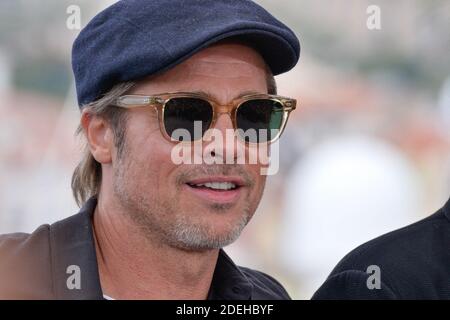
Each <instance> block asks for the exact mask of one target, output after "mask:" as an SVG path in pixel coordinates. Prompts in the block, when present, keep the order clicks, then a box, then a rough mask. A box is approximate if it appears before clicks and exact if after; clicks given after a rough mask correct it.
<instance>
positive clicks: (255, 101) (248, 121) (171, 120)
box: [113, 92, 296, 143]
mask: <svg viewBox="0 0 450 320" xmlns="http://www.w3.org/2000/svg"><path fill="white" fill-rule="evenodd" d="M113 105H114V106H117V107H122V108H137V107H147V106H152V107H154V108H156V110H157V113H158V119H159V123H160V129H161V133H162V135H163V136H164V137H165V138H166V139H167V140H169V141H172V142H180V141H185V140H183V139H181V138H180V137H178V134H177V130H179V129H181V130H185V131H186V132H187V133H189V134H188V135H187V136H188V137H190V141H195V140H199V139H202V138H203V136H204V135H205V132H206V131H207V130H208V129H210V128H212V127H214V124H215V122H216V120H217V118H218V116H219V115H220V114H222V113H226V114H228V115H229V116H230V118H231V121H232V123H233V128H234V130H235V132H237V136H238V137H239V138H240V139H241V140H242V141H244V142H245V143H272V142H274V141H276V140H277V139H278V138H279V137H280V136H281V134H282V132H283V130H284V128H285V126H286V123H287V121H288V118H289V114H290V112H291V111H292V110H294V109H295V107H296V100H295V99H291V98H287V97H282V96H278V95H268V94H251V95H245V96H241V97H239V98H236V99H234V100H233V101H231V102H230V103H229V104H227V105H221V104H219V103H217V102H216V101H214V100H212V99H211V98H209V97H207V96H205V95H203V94H200V93H189V92H176V93H163V94H158V95H153V96H143V95H124V96H121V97H119V98H118V99H116V101H115V102H114V103H113ZM199 123H200V124H201V130H196V125H198V124H199ZM199 133H201V135H199ZM184 137H185V136H184Z"/></svg>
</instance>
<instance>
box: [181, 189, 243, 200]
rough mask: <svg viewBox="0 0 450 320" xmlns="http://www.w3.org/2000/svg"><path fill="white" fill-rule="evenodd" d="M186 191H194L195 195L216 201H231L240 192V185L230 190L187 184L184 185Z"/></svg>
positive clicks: (237, 196) (236, 197) (235, 198)
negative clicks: (196, 186)
mask: <svg viewBox="0 0 450 320" xmlns="http://www.w3.org/2000/svg"><path fill="white" fill-rule="evenodd" d="M184 186H185V188H187V189H188V191H190V192H192V193H194V194H195V195H196V196H198V197H200V198H202V199H204V200H207V201H212V202H216V203H232V202H235V201H236V200H237V199H238V198H239V195H240V193H241V189H242V187H239V188H236V189H232V190H217V191H216V190H213V189H209V188H195V187H191V186H189V185H188V184H185V185H184Z"/></svg>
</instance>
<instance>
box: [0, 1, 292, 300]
mask: <svg viewBox="0 0 450 320" xmlns="http://www.w3.org/2000/svg"><path fill="white" fill-rule="evenodd" d="M299 52H300V47H299V42H298V40H297V38H296V36H295V35H294V33H293V32H292V31H291V30H290V29H289V28H288V27H286V26H285V25H284V24H282V23H281V22H279V21H278V20H276V19H275V18H274V17H273V16H271V15H270V14H269V13H268V12H267V11H265V10H264V9H263V8H261V7H260V6H258V5H256V4H255V3H253V2H252V1H244V0H202V1H195V0H189V1H183V0H153V1H143V0H141V1H138V0H127V1H125V0H124V1H119V2H117V3H116V4H115V5H113V6H111V7H109V8H107V9H106V10H104V11H103V12H101V13H100V14H98V15H97V16H96V17H94V19H93V20H92V21H91V22H90V23H89V24H88V25H87V26H86V27H85V28H84V29H83V30H82V31H81V33H80V35H79V36H78V38H77V40H76V41H75V43H74V46H73V52H72V62H73V70H74V74H75V80H76V85H77V95H78V102H79V105H80V107H81V110H82V115H81V121H80V129H79V131H80V132H82V133H83V135H84V136H85V137H86V141H87V148H86V152H85V154H84V156H83V159H82V161H81V162H80V164H79V165H78V167H77V168H76V170H75V172H74V175H73V179H72V188H73V192H74V195H75V198H76V200H77V201H78V203H79V204H81V205H82V208H81V211H80V212H79V213H78V214H76V215H74V216H72V217H69V218H67V219H65V220H62V221H59V222H57V223H55V224H52V225H50V226H49V225H44V226H41V227H39V228H38V229H37V230H36V231H35V232H33V233H32V234H31V235H28V234H10V235H3V236H1V237H0V298H25V299H43V298H45V299H55V298H56V299H104V298H106V299H289V295H288V294H287V292H286V291H285V289H284V288H283V287H282V286H281V285H280V283H278V282H277V281H276V280H275V279H273V278H272V277H270V276H268V275H266V274H264V273H262V272H259V271H255V270H251V269H248V268H244V267H238V266H236V265H235V264H234V263H233V262H232V261H231V259H230V258H229V257H228V256H227V255H226V254H225V252H224V251H223V250H222V247H224V246H226V245H228V244H230V243H232V242H233V241H234V240H236V238H237V237H238V236H239V234H240V233H241V231H242V229H243V228H244V227H245V225H246V224H247V223H248V222H249V220H250V219H251V217H252V215H253V213H254V212H255V210H256V208H257V205H258V203H259V201H260V199H261V196H262V193H263V190H264V185H265V178H266V177H265V175H263V174H261V172H262V171H263V169H264V167H265V166H266V164H265V163H262V162H261V161H256V162H255V163H247V162H244V163H243V162H242V160H243V159H244V160H245V157H248V156H250V155H251V154H252V153H254V152H255V149H254V147H255V146H265V145H269V144H270V143H272V142H274V141H276V139H278V137H279V136H280V134H281V132H282V131H283V129H284V126H285V125H286V122H287V118H288V116H289V112H290V111H292V110H293V109H294V108H295V100H293V99H289V98H285V97H280V96H276V95H274V94H275V93H276V86H275V82H274V80H273V75H276V74H280V73H282V72H286V71H288V70H290V69H291V68H292V67H294V66H295V64H296V63H297V61H298V58H299ZM198 124H200V125H201V128H200V131H198V130H197V129H198ZM206 129H208V130H206ZM209 129H210V130H211V131H214V130H215V132H216V134H217V132H218V133H221V134H222V136H223V137H226V141H224V143H223V144H219V147H217V145H218V144H215V143H213V139H209V138H211V136H210V133H209V132H210V131H209ZM247 129H248V131H252V130H253V131H263V133H262V134H258V135H257V136H254V135H253V136H252V135H251V134H249V135H243V132H244V131H247ZM269 129H270V130H269ZM230 130H231V131H232V132H234V133H237V134H236V136H233V137H232V138H230V139H229V136H227V135H226V134H227V133H228V131H230ZM264 130H265V131H264ZM271 130H274V134H272V131H271ZM269 131H270V132H271V133H269ZM198 132H200V135H199V134H198ZM186 133H187V134H188V135H186ZM180 134H181V136H182V139H181V138H180ZM190 134H192V136H190ZM211 134H212V135H214V133H211ZM208 137H209V138H208ZM216 137H217V135H216ZM235 138H236V139H235ZM186 140H187V141H186ZM235 140H236V141H237V142H236V143H231V142H235ZM199 141H200V142H201V143H202V144H201V146H200V148H196V147H194V148H192V146H193V145H195V146H198V144H197V143H198V142H199ZM181 145H182V146H184V147H186V146H187V148H185V149H182V151H184V152H186V154H187V155H192V156H193V157H194V158H195V157H197V158H196V159H199V158H200V159H201V160H202V161H201V162H194V163H191V162H189V161H184V162H182V163H179V162H177V161H175V158H176V156H177V155H178V152H174V150H178V149H176V148H178V147H179V146H181ZM239 148H241V149H240V150H241V151H242V150H243V151H244V152H243V153H242V152H241V153H239V152H238V149H239ZM186 154H185V155H186ZM177 159H178V158H177ZM183 159H184V158H183ZM225 159H226V160H228V161H225ZM229 160H232V161H229ZM240 160H241V162H239V161H240ZM258 160H259V159H258Z"/></svg>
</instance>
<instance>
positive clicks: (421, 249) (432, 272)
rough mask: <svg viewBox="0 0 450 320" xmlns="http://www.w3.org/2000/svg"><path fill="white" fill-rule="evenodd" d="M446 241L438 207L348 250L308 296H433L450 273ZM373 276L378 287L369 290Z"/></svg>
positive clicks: (448, 229) (449, 227)
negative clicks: (369, 282)
mask: <svg viewBox="0 0 450 320" xmlns="http://www.w3.org/2000/svg"><path fill="white" fill-rule="evenodd" d="M449 241H450V222H449V220H448V219H447V217H446V216H445V214H444V212H443V210H439V211H438V212H436V213H435V214H433V215H431V216H429V217H427V218H425V219H423V220H420V221H418V222H416V223H413V224H411V225H409V226H407V227H404V228H401V229H398V230H395V231H392V232H390V233H387V234H385V235H383V236H381V237H378V238H376V239H374V240H371V241H369V242H367V243H365V244H363V245H361V246H359V247H358V248H356V249H355V250H353V251H352V252H350V253H349V254H347V255H346V256H345V257H344V258H343V259H342V260H341V261H340V262H339V263H338V265H337V266H336V267H335V269H334V270H333V271H332V272H331V274H330V276H329V277H328V279H327V280H326V281H325V283H324V284H323V285H322V286H321V288H319V290H318V291H317V292H316V293H315V295H314V297H313V299H352V298H361V299H370V298H381V299H390V298H392V299H394V298H398V299H401V298H408V299H415V298H438V297H439V296H440V295H441V294H442V293H445V292H447V290H449V289H450V288H442V290H443V291H442V292H441V291H439V289H438V290H436V288H437V286H441V285H440V283H439V282H440V281H441V280H442V277H445V276H450V274H449V270H447V269H448V268H447V266H446V265H445V263H443V261H449V260H448V259H449V258H450V252H449V250H448V243H449ZM373 275H376V276H377V277H379V279H374V278H373V277H372V276H373ZM371 277H372V278H371ZM372 280H373V281H378V282H379V284H380V288H373V287H372V289H369V287H370V286H369V285H368V281H372ZM441 287H442V286H441ZM447 294H448V293H447Z"/></svg>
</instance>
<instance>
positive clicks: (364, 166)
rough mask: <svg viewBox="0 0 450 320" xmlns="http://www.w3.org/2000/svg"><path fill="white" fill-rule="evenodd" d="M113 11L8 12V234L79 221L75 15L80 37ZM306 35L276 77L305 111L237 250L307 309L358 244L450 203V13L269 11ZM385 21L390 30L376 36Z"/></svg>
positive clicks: (349, 0) (274, 3)
mask: <svg viewBox="0 0 450 320" xmlns="http://www.w3.org/2000/svg"><path fill="white" fill-rule="evenodd" d="M113 2H114V1H88V0H84V1H81V0H80V1H74V0H72V1H66V0H46V1H43V0H35V1H25V0H2V1H0V233H6V232H14V231H23V232H31V231H33V230H34V229H35V228H36V227H37V226H38V225H40V224H42V223H51V222H54V221H56V220H59V219H61V218H64V217H67V216H69V215H72V214H74V213H76V212H77V210H78V207H77V206H76V204H75V202H74V200H73V198H72V194H71V189H70V178H71V175H72V171H73V169H74V167H75V166H76V164H77V162H78V160H79V156H80V151H81V142H80V140H78V139H77V138H75V136H74V132H75V130H76V127H77V125H78V121H79V111H78V108H77V102H76V97H75V91H74V83H73V75H72V71H71V65H70V61H71V55H70V52H71V46H72V43H73V40H74V39H75V37H76V36H77V34H78V32H79V30H78V29H77V28H75V29H73V28H69V27H68V26H67V20H68V19H69V17H70V16H71V14H72V13H73V11H70V9H69V12H68V8H69V7H70V6H71V5H76V6H78V7H79V8H80V13H81V27H83V26H84V25H86V24H87V23H88V22H89V20H90V19H91V18H92V17H93V16H94V15H95V14H96V13H97V12H99V11H100V10H102V9H104V8H105V7H106V6H108V5H110V4H112V3H113ZM257 2H258V3H260V4H261V5H262V6H264V7H265V8H267V9H268V10H269V11H270V12H271V13H273V14H274V15H275V16H276V17H277V18H279V19H280V20H282V21H283V22H285V23H286V24H287V25H289V26H290V27H291V28H292V29H293V30H294V31H295V33H296V34H297V35H298V36H299V38H300V41H301V45H302V52H301V58H300V62H299V64H298V65H297V67H296V68H295V69H293V70H292V71H291V72H289V73H287V74H285V75H281V76H278V77H277V78H276V79H277V83H278V88H279V93H280V94H282V95H286V96H292V97H295V98H297V99H298V101H299V108H298V109H297V110H296V111H295V112H294V113H292V115H291V118H290V122H289V124H288V127H287V129H286V131H285V134H284V136H283V138H282V140H281V142H280V162H281V165H280V171H279V172H278V174H276V175H274V176H270V177H269V180H268V183H267V188H266V191H265V194H264V197H263V200H262V202H261V204H260V206H259V208H258V211H257V213H256V215H255V217H254V219H253V220H252V221H251V223H250V224H249V225H248V227H247V228H246V229H245V230H244V232H243V234H242V236H241V238H240V239H239V240H238V241H237V242H236V243H234V244H233V245H231V246H230V247H229V248H228V249H227V251H228V252H229V254H230V255H231V256H232V258H234V259H235V261H236V262H237V263H239V264H242V265H246V266H249V267H253V268H257V269H260V270H263V271H264V272H266V273H268V274H271V275H273V276H274V277H276V278H277V279H279V280H280V282H282V284H283V285H284V286H285V287H286V288H287V289H288V291H289V292H290V294H291V296H292V297H293V298H295V299H309V298H310V297H311V295H312V294H313V293H314V291H315V290H316V289H317V288H318V287H319V286H320V284H321V283H322V282H323V281H324V280H325V279H326V277H327V275H328V274H329V273H330V271H331V270H332V268H333V267H334V266H335V265H336V263H337V262H338V261H339V260H340V259H341V258H342V257H343V256H344V255H345V254H346V253H348V252H349V251H350V250H352V249H353V248H355V247H356V246H358V245H360V244H362V243H364V242H366V241H368V240H370V239H372V238H374V237H376V236H378V235H381V234H383V233H386V232H388V231H391V230H394V229H396V228H400V227H402V226H405V225H407V224H410V223H412V222H414V221H417V220H419V219H422V218H424V217H426V216H427V215H429V214H432V213H433V212H435V211H436V210H438V209H439V208H440V207H441V206H443V204H444V203H445V202H446V201H447V199H448V198H449V196H450V135H449V129H448V128H449V125H450V34H449V33H450V1H448V0H433V1H430V0H397V1H395V2H394V1H389V0H375V1H366V0H335V1H326V0H314V1H313V0H295V1H294V0H260V1H257ZM370 5H376V6H377V8H379V9H380V11H379V13H380V17H381V20H380V22H381V24H380V28H379V29H372V30H371V28H368V26H367V20H368V19H369V20H370V17H371V16H372V13H373V11H369V13H368V11H367V10H368V7H369V6H370Z"/></svg>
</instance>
